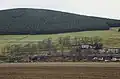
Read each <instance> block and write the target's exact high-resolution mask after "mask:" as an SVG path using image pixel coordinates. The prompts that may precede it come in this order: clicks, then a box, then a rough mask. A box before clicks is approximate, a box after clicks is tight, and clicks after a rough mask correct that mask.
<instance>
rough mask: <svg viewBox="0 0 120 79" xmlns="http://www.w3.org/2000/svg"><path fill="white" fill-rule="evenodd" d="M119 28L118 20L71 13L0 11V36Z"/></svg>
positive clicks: (43, 10)
mask: <svg viewBox="0 0 120 79" xmlns="http://www.w3.org/2000/svg"><path fill="white" fill-rule="evenodd" d="M117 26H120V21H119V20H113V19H106V18H98V17H90V16H84V15H77V14H72V13H66V12H60V11H53V10H46V9H31V8H17V9H8V10H1V11H0V34H53V33H65V32H78V31H86V30H87V31H88V30H106V29H109V27H117Z"/></svg>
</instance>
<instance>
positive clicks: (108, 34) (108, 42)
mask: <svg viewBox="0 0 120 79" xmlns="http://www.w3.org/2000/svg"><path fill="white" fill-rule="evenodd" d="M64 36H70V37H73V38H74V37H78V36H79V37H83V36H84V37H94V36H99V37H101V38H102V39H103V40H102V42H103V44H104V46H105V47H120V32H117V31H113V30H104V31H84V32H73V33H63V34H48V35H0V48H1V47H3V46H4V45H6V44H9V43H16V42H17V43H21V42H20V41H22V42H23V41H24V42H26V41H35V40H43V39H47V38H49V37H51V38H52V39H53V40H55V39H57V38H58V37H64Z"/></svg>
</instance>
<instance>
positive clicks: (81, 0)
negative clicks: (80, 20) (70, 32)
mask: <svg viewBox="0 0 120 79" xmlns="http://www.w3.org/2000/svg"><path fill="white" fill-rule="evenodd" d="M11 8H38V9H51V10H58V11H63V12H70V13H76V14H81V15H88V16H97V17H105V18H111V19H119V20H120V0H0V10H4V9H11Z"/></svg>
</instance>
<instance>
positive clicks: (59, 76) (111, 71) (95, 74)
mask: <svg viewBox="0 0 120 79" xmlns="http://www.w3.org/2000/svg"><path fill="white" fill-rule="evenodd" d="M109 65H111V66H109ZM116 65H117V66H116ZM0 79H120V63H117V64H116V63H108V64H105V63H94V64H93V63H48V64H47V63H39V64H38V63H37V64H35V63H34V64H0Z"/></svg>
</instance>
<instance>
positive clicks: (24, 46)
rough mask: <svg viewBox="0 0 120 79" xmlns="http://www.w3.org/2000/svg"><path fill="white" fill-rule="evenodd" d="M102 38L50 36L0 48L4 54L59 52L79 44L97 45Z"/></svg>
mask: <svg viewBox="0 0 120 79" xmlns="http://www.w3.org/2000/svg"><path fill="white" fill-rule="evenodd" d="M101 41H102V39H101V38H100V37H74V38H73V37H70V36H66V37H59V38H57V39H56V40H52V38H48V39H45V40H43V41H37V42H28V43H20V44H18V43H16V44H15V43H12V44H7V45H6V46H4V47H3V48H2V53H3V54H5V55H8V54H12V55H19V54H26V53H27V54H34V53H40V52H42V51H48V52H49V53H51V52H57V51H60V52H61V53H63V52H64V50H69V51H71V50H72V47H73V46H80V45H81V44H91V45H95V44H96V46H97V45H99V43H101Z"/></svg>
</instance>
